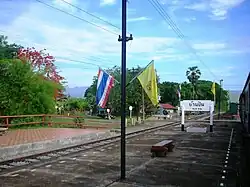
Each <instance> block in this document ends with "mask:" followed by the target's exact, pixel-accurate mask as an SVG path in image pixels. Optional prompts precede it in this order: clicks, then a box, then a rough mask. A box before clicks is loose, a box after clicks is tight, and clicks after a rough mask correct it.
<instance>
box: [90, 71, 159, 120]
mask: <svg viewBox="0 0 250 187" xmlns="http://www.w3.org/2000/svg"><path fill="white" fill-rule="evenodd" d="M141 70H142V68H141V67H139V66H138V67H136V68H132V69H127V83H128V82H130V81H131V80H132V79H133V77H134V76H136V75H137V74H138V73H139V72H140V71H141ZM105 71H107V72H108V73H110V74H111V75H112V76H113V77H114V78H115V79H116V80H117V81H118V82H120V77H121V74H120V72H121V69H120V67H118V66H114V67H113V68H110V69H106V70H105ZM158 80H159V78H158ZM96 86H97V77H94V78H93V83H92V85H91V86H90V87H89V88H88V89H87V90H86V92H85V97H86V99H87V100H88V101H91V105H92V106H93V108H92V109H93V112H95V111H94V110H95V109H96V103H95V102H96V101H95V94H96ZM120 87H121V86H120V84H119V83H117V82H115V86H114V88H113V89H112V90H111V92H110V95H109V99H108V102H107V107H108V108H110V109H111V112H112V113H113V114H114V115H121V104H120V103H121V102H120V97H121V88H120ZM126 93H127V96H126V106H127V112H129V110H128V107H129V106H130V105H131V106H133V114H135V115H136V116H137V117H138V116H139V114H140V111H141V109H142V88H141V85H140V83H139V81H138V79H135V80H134V81H133V82H132V83H131V84H129V85H128V86H127V88H126ZM154 108H155V107H153V106H152V104H151V101H150V100H149V98H148V97H147V95H146V94H145V112H146V113H147V112H150V111H152V110H153V109H154Z"/></svg>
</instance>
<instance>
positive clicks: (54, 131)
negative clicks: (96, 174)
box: [0, 122, 170, 161]
mask: <svg viewBox="0 0 250 187" xmlns="http://www.w3.org/2000/svg"><path fill="white" fill-rule="evenodd" d="M167 123H170V122H157V123H154V122H149V123H146V124H143V125H138V126H133V127H128V128H127V132H133V131H137V130H140V129H145V128H150V127H154V126H157V125H163V124H167ZM115 135H118V134H117V133H113V132H110V130H95V129H70V128H39V129H25V130H24V129H22V130H10V131H8V133H7V134H6V135H4V136H0V161H4V160H8V159H13V158H17V157H22V156H28V155H33V154H38V153H42V152H46V151H52V150H55V149H60V148H65V147H69V146H74V145H78V144H83V143H87V142H90V141H94V140H97V139H102V138H108V137H111V136H115Z"/></svg>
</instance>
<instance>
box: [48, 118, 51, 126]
mask: <svg viewBox="0 0 250 187" xmlns="http://www.w3.org/2000/svg"><path fill="white" fill-rule="evenodd" d="M48 126H49V127H51V116H50V115H49V122H48Z"/></svg>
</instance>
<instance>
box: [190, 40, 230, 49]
mask: <svg viewBox="0 0 250 187" xmlns="http://www.w3.org/2000/svg"><path fill="white" fill-rule="evenodd" d="M193 48H194V49H197V50H220V49H225V48H226V44H225V43H215V42H214V43H213V42H209V43H196V44H193Z"/></svg>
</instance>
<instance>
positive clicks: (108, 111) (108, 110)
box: [107, 108, 110, 119]
mask: <svg viewBox="0 0 250 187" xmlns="http://www.w3.org/2000/svg"><path fill="white" fill-rule="evenodd" d="M107 113H108V119H110V109H109V108H107Z"/></svg>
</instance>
